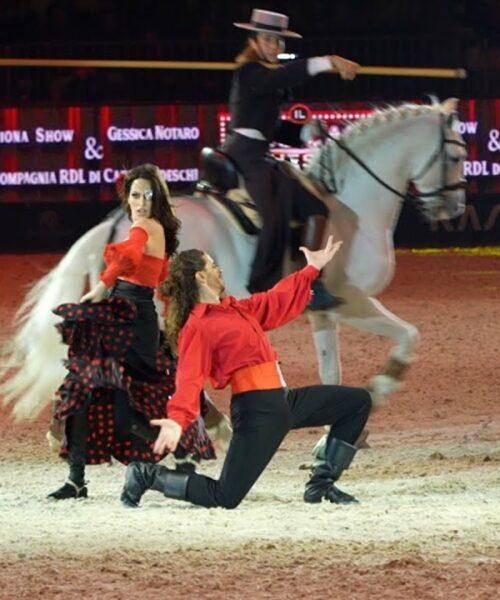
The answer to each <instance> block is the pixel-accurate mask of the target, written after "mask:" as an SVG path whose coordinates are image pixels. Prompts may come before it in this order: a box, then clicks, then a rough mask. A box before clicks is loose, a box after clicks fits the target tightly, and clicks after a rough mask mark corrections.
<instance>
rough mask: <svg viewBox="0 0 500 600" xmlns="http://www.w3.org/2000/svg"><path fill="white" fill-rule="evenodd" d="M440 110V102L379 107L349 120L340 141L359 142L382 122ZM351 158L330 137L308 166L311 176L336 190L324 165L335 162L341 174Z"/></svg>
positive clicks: (390, 121) (337, 170) (387, 122)
mask: <svg viewBox="0 0 500 600" xmlns="http://www.w3.org/2000/svg"><path fill="white" fill-rule="evenodd" d="M441 111H442V106H441V105H440V104H435V105H432V106H429V105H428V104H423V105H422V104H410V103H405V104H401V105H399V106H394V105H390V106H388V107H385V108H376V109H375V112H373V113H372V114H371V115H370V116H368V117H365V118H363V119H359V120H358V121H356V122H355V123H350V124H349V125H348V126H347V127H346V128H345V129H344V131H343V132H342V134H341V135H340V137H339V138H338V139H339V141H340V142H341V143H345V144H346V145H347V146H350V145H351V144H352V143H353V142H355V141H358V140H359V139H360V138H361V136H363V137H364V136H365V135H366V134H367V133H372V132H376V131H377V130H378V128H379V127H380V126H382V125H387V124H389V123H393V122H396V121H403V120H406V119H410V118H413V117H419V116H423V115H429V114H435V113H439V112H441ZM348 160H349V158H348V156H347V154H346V153H345V152H342V151H340V150H339V149H338V147H337V144H336V143H335V142H334V141H332V140H330V141H329V142H328V143H326V144H324V145H323V146H321V148H320V149H319V150H318V152H317V153H315V155H314V156H313V158H312V160H311V162H310V163H309V165H308V167H307V172H308V173H309V175H311V176H313V177H316V178H318V179H320V180H322V181H323V182H325V183H326V184H327V185H328V186H329V187H330V189H334V187H335V185H336V184H335V181H334V179H333V177H334V174H333V172H328V169H326V170H325V166H326V165H333V167H334V168H333V171H334V172H335V173H339V172H340V170H341V169H342V167H343V165H344V164H345V163H347V161H348Z"/></svg>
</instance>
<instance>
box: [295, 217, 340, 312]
mask: <svg viewBox="0 0 500 600" xmlns="http://www.w3.org/2000/svg"><path fill="white" fill-rule="evenodd" d="M326 222H327V220H326V217H324V216H323V215H313V216H311V217H309V218H308V219H307V222H306V226H305V231H304V242H303V243H304V246H305V247H306V248H309V250H319V249H320V248H321V246H322V243H323V235H324V232H325V227H326ZM311 288H312V291H313V297H312V300H311V301H310V302H309V304H308V305H307V308H308V309H309V310H328V309H329V308H335V307H337V306H339V305H340V304H342V303H343V300H342V299H341V298H337V297H336V296H332V295H331V294H330V292H329V291H328V290H327V289H326V287H325V285H324V283H323V282H322V281H321V279H316V280H315V281H313V283H312V286H311Z"/></svg>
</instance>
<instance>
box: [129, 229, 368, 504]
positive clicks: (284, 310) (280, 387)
mask: <svg viewBox="0 0 500 600" xmlns="http://www.w3.org/2000/svg"><path fill="white" fill-rule="evenodd" d="M341 243H342V242H337V243H333V239H332V238H331V237H330V238H329V240H328V242H327V244H326V246H325V247H324V248H323V249H321V250H317V251H315V252H312V251H310V250H308V249H307V248H302V250H303V252H304V254H305V257H306V260H307V266H306V267H305V268H303V269H302V270H301V271H298V272H297V273H294V274H293V275H289V276H288V277H285V278H284V279H282V280H281V281H280V282H279V283H278V284H277V285H276V286H275V287H274V288H272V289H271V290H269V291H268V292H261V293H257V294H254V295H252V296H250V297H249V298H246V299H244V300H236V299H235V298H233V297H231V296H227V297H226V296H225V293H224V281H223V278H222V272H221V270H220V269H219V268H218V267H217V265H216V264H215V263H214V261H213V260H212V258H211V257H210V256H209V255H208V254H205V253H204V252H201V251H200V250H187V251H184V252H181V253H180V254H179V255H177V256H176V257H174V258H173V260H172V262H171V265H170V271H169V277H168V279H167V281H166V284H165V287H164V292H165V294H166V295H167V296H168V297H169V298H170V305H169V310H168V314H167V321H166V329H167V334H168V337H169V341H170V344H171V346H172V348H173V350H174V351H175V352H176V353H177V355H178V360H179V362H178V368H177V377H176V392H175V394H174V395H173V396H172V398H171V399H170V400H169V402H168V406H167V418H165V419H159V420H155V421H151V424H152V425H156V426H159V427H160V432H159V435H158V438H157V440H156V442H155V447H154V450H155V452H157V453H158V454H162V453H163V452H164V451H166V450H170V451H171V452H174V450H175V449H176V447H177V444H178V442H179V439H180V437H181V435H182V432H183V430H185V428H186V427H188V426H189V424H190V423H192V422H193V421H194V420H196V419H197V418H198V417H199V413H200V404H199V398H200V391H201V390H202V388H203V386H204V384H205V382H206V381H207V380H210V381H211V383H212V384H213V385H214V387H216V388H223V387H225V386H226V385H230V386H231V389H232V398H231V420H232V424H233V437H232V439H231V444H230V446H229V450H228V452H227V455H226V459H225V461H224V465H223V468H222V472H221V475H220V477H219V479H218V480H216V479H212V478H210V477H206V476H204V475H200V474H197V473H193V474H190V475H189V474H185V473H180V472H177V471H172V470H170V469H168V468H167V467H164V466H161V465H157V464H152V463H138V462H136V463H132V464H130V465H129V466H128V467H127V473H126V478H125V486H124V488H123V492H122V495H121V500H122V503H123V504H124V505H126V506H131V507H135V506H138V504H139V501H140V499H141V497H142V495H143V494H144V492H146V490H148V489H152V490H156V491H159V492H162V493H163V494H164V495H165V496H166V497H168V498H176V499H181V500H186V501H188V502H191V503H192V504H197V505H200V506H206V507H216V506H222V507H224V508H235V507H236V506H238V504H239V503H240V502H241V501H242V500H243V498H244V497H245V496H246V495H247V493H248V492H249V491H250V489H251V487H252V486H253V484H254V483H255V482H256V481H257V479H258V478H259V476H260V474H261V473H262V472H263V470H264V469H265V468H266V466H267V464H268V463H269V461H270V460H271V458H272V457H273V455H274V454H275V452H276V451H277V449H278V447H279V445H280V444H281V442H282V440H283V438H284V437H285V435H286V434H287V433H288V431H290V430H291V429H299V428H301V427H317V426H319V425H330V426H331V427H330V433H329V435H328V440H327V444H326V450H325V455H324V459H321V460H317V461H316V462H315V463H314V464H313V467H312V474H311V477H310V479H309V481H308V482H307V483H306V488H305V492H304V500H305V501H306V502H310V503H317V502H321V501H322V500H323V499H325V500H329V501H330V502H334V503H337V504H348V503H352V502H357V500H356V499H355V498H354V497H353V496H351V495H350V494H347V493H345V492H343V491H341V490H339V488H338V487H337V486H336V485H335V482H336V481H337V480H338V478H339V477H340V475H341V474H342V471H344V469H346V468H347V467H348V466H349V465H350V464H351V461H352V459H353V457H354V455H355V453H356V447H355V446H354V443H355V441H356V440H357V438H358V437H359V435H360V434H361V432H362V430H363V428H364V426H365V423H366V421H367V419H368V415H369V414H370V409H371V397H370V394H369V392H368V391H367V390H366V389H364V388H355V387H346V386H339V385H314V386H309V387H303V388H298V389H289V388H287V387H286V384H285V382H284V380H283V377H282V375H281V372H280V369H279V366H278V363H277V355H276V351H275V350H274V348H273V347H272V346H271V344H270V343H269V341H268V339H267V338H266V336H265V333H264V332H265V331H268V330H270V329H274V328H276V327H280V326H282V325H284V324H285V323H288V322H289V321H291V320H292V319H294V318H295V317H297V316H298V315H300V314H301V313H302V312H303V310H304V309H305V307H306V306H307V304H308V302H309V301H310V299H311V283H312V282H313V281H314V280H315V279H316V278H317V277H318V275H319V273H320V270H321V269H322V268H323V267H324V266H325V265H326V263H327V262H328V261H330V260H331V259H332V258H333V256H334V254H335V253H336V252H337V250H338V248H339V247H340V244H341Z"/></svg>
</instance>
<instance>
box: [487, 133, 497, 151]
mask: <svg viewBox="0 0 500 600" xmlns="http://www.w3.org/2000/svg"><path fill="white" fill-rule="evenodd" d="M499 137H500V131H498V129H492V130H491V131H490V141H489V142H488V150H489V151H490V152H496V151H497V150H500V142H499V141H498V140H499Z"/></svg>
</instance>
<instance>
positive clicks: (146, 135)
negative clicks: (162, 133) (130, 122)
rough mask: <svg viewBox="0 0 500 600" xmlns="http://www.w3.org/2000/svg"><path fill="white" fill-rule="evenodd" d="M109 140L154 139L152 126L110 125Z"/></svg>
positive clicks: (133, 140)
mask: <svg viewBox="0 0 500 600" xmlns="http://www.w3.org/2000/svg"><path fill="white" fill-rule="evenodd" d="M107 135H108V140H110V141H111V142H140V141H144V140H154V136H153V130H152V129H151V127H115V126H114V125H112V126H111V127H108V131H107Z"/></svg>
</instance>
